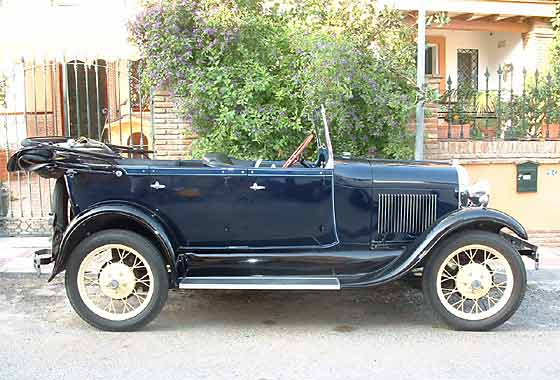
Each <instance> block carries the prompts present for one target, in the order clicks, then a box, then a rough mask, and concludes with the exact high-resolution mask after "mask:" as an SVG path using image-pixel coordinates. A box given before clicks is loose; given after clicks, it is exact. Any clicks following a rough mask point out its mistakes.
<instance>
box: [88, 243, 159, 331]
mask: <svg viewBox="0 0 560 380" xmlns="http://www.w3.org/2000/svg"><path fill="white" fill-rule="evenodd" d="M77 281H78V290H79V292H80V296H81V298H82V300H83V301H84V303H85V304H86V306H87V307H88V308H90V309H91V310H92V311H93V312H94V313H96V314H97V315H99V316H101V317H103V318H107V319H110V320H113V321H121V320H125V319H129V318H131V317H134V316H136V315H138V314H139V313H140V312H141V311H142V310H144V309H145V308H146V306H147V305H148V303H149V302H150V300H151V298H152V296H153V294H154V289H153V286H152V285H153V281H154V276H153V274H152V270H151V269H150V266H149V265H148V263H147V261H146V259H145V258H144V257H143V256H142V255H141V254H140V253H139V252H137V251H136V250H134V249H133V248H130V247H127V246H125V245H122V244H107V245H104V246H101V247H99V248H96V249H95V250H93V251H91V252H90V253H89V254H88V255H87V256H86V257H85V259H84V260H83V261H82V264H81V265H80V269H79V271H78V278H77Z"/></svg>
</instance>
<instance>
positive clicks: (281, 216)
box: [233, 168, 337, 248]
mask: <svg viewBox="0 0 560 380" xmlns="http://www.w3.org/2000/svg"><path fill="white" fill-rule="evenodd" d="M237 185H241V182H239V183H237ZM233 192H234V193H236V197H237V199H238V200H239V202H237V203H236V204H235V206H234V207H235V208H236V210H235V213H236V214H237V215H239V216H240V217H239V218H238V220H237V221H236V223H235V224H236V226H235V227H236V228H235V229H236V231H237V238H238V241H239V243H240V244H242V245H245V246H248V247H254V248H266V247H325V246H330V245H332V244H334V243H336V242H337V237H336V231H335V224H334V212H333V198H332V170H328V169H320V168H310V169H307V168H287V169H286V168H274V169H271V168H252V169H249V173H248V177H247V182H246V183H245V184H244V185H243V186H242V187H239V188H237V189H233Z"/></svg>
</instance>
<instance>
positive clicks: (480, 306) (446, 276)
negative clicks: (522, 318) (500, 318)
mask: <svg viewBox="0 0 560 380" xmlns="http://www.w3.org/2000/svg"><path fill="white" fill-rule="evenodd" d="M436 281H437V295H438V298H439V300H440V302H441V303H442V305H443V306H444V307H445V308H446V309H447V311H449V312H450V313H451V314H453V315H455V316H457V317H459V318H462V319H466V320H482V319H486V318H488V317H491V316H493V315H495V314H496V313H498V312H499V311H500V310H502V309H503V308H504V306H505V305H506V304H507V302H508V301H509V299H510V298H511V294H512V292H513V283H514V279H513V272H512V269H511V266H510V264H509V263H508V261H507V260H506V258H505V257H504V255H502V254H501V253H500V252H498V251H497V250H495V249H494V248H491V247H488V246H485V245H480V244H472V245H467V246H464V247H461V248H459V249H457V250H455V251H454V252H452V253H451V254H450V255H449V256H447V257H446V258H445V260H444V261H443V263H442V264H441V266H440V268H439V271H438V273H437V278H436Z"/></svg>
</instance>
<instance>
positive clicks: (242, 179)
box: [150, 161, 247, 249]
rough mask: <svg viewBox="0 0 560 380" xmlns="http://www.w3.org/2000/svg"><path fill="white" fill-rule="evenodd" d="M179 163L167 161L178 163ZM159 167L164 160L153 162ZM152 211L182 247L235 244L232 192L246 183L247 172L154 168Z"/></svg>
mask: <svg viewBox="0 0 560 380" xmlns="http://www.w3.org/2000/svg"><path fill="white" fill-rule="evenodd" d="M177 162H178V161H167V163H169V164H176V163H177ZM154 163H155V164H156V165H157V164H160V165H161V161H160V162H158V161H154ZM151 173H152V182H151V195H150V196H151V197H152V200H153V202H152V205H153V209H155V210H156V212H157V213H158V215H159V216H160V217H162V218H163V219H164V220H165V222H166V223H168V224H169V225H170V226H172V228H173V229H174V230H175V232H176V234H177V238H178V239H179V244H180V245H181V246H183V247H190V248H201V249H212V248H223V247H228V246H230V245H232V242H233V241H234V240H235V237H234V236H233V233H234V231H235V230H234V229H233V228H232V226H233V225H234V223H235V222H236V220H237V219H238V218H239V215H238V214H234V205H236V204H237V201H238V200H237V199H235V198H234V192H233V191H232V189H237V188H239V186H240V183H243V184H245V183H246V177H247V170H246V169H237V168H235V169H233V168H201V167H198V168H197V167H162V166H158V167H153V168H152V169H151Z"/></svg>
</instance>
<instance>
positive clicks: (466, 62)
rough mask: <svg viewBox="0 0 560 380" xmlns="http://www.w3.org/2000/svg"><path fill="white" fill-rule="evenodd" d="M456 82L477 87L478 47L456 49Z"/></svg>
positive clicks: (461, 85)
mask: <svg viewBox="0 0 560 380" xmlns="http://www.w3.org/2000/svg"><path fill="white" fill-rule="evenodd" d="M457 82H458V85H459V86H460V87H468V88H472V89H478V49H457Z"/></svg>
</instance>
